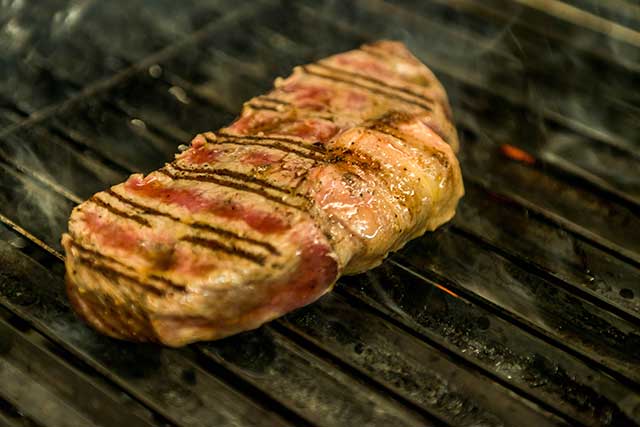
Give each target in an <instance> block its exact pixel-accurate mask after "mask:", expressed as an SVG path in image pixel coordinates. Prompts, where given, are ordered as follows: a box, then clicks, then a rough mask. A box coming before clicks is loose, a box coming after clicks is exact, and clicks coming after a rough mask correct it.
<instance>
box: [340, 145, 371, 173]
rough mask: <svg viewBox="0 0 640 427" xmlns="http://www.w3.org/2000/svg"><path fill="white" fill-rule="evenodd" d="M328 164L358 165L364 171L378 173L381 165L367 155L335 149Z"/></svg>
mask: <svg viewBox="0 0 640 427" xmlns="http://www.w3.org/2000/svg"><path fill="white" fill-rule="evenodd" d="M329 162H331V163H339V162H344V163H348V164H353V165H358V166H360V168H362V169H364V170H370V171H379V170H381V169H382V165H381V164H380V162H379V161H378V160H375V159H373V158H372V157H371V156H370V155H369V154H367V153H364V152H362V151H358V150H352V149H348V148H342V149H337V150H335V151H332V152H331V154H330V156H329Z"/></svg>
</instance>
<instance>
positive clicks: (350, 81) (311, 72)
mask: <svg viewBox="0 0 640 427" xmlns="http://www.w3.org/2000/svg"><path fill="white" fill-rule="evenodd" d="M302 70H303V71H304V72H305V73H307V74H309V75H312V76H316V77H320V78H322V79H326V80H331V81H335V82H338V83H344V84H347V85H350V86H353V87H357V88H360V89H363V90H366V91H368V92H371V93H375V94H378V95H381V96H384V97H386V98H390V99H395V100H398V101H402V102H404V103H406V104H412V105H415V106H418V107H420V108H422V109H423V110H426V111H431V106H430V105H429V104H427V103H425V102H422V101H418V100H415V99H410V98H407V97H405V96H402V95H399V94H394V93H389V92H387V91H385V90H380V89H376V88H373V87H369V86H367V85H364V84H362V83H358V82H357V81H355V80H353V79H351V78H348V77H344V76H335V75H332V74H325V73H321V72H318V71H314V70H312V69H310V68H309V66H304V67H302Z"/></svg>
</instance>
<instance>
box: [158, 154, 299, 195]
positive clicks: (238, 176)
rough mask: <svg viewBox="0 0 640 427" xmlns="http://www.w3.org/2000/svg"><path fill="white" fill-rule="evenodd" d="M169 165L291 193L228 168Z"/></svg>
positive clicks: (178, 168) (290, 190) (182, 170)
mask: <svg viewBox="0 0 640 427" xmlns="http://www.w3.org/2000/svg"><path fill="white" fill-rule="evenodd" d="M171 167H172V168H173V169H176V170H179V171H181V172H191V173H198V174H206V175H213V176H216V175H217V176H227V177H229V178H234V179H237V180H239V181H245V182H250V183H252V184H256V185H261V186H263V187H266V188H270V189H272V190H276V191H281V192H283V193H285V194H291V193H292V189H290V188H283V187H278V186H277V185H273V184H272V183H270V182H269V181H265V180H263V179H260V178H256V177H254V176H251V175H246V174H243V173H240V172H236V171H232V170H229V169H209V168H186V167H184V166H180V165H178V164H176V163H175V162H174V163H172V164H171Z"/></svg>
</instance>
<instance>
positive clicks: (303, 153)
mask: <svg viewBox="0 0 640 427" xmlns="http://www.w3.org/2000/svg"><path fill="white" fill-rule="evenodd" d="M209 141H210V142H213V143H220V144H232V145H239V146H243V147H246V146H256V147H265V148H271V149H274V150H278V151H282V152H285V153H289V154H295V155H296V156H299V157H302V158H305V159H308V160H313V161H314V162H321V161H323V157H322V156H320V155H318V154H316V153H314V152H308V151H300V150H299V149H297V148H294V147H288V146H286V145H282V144H280V143H278V142H258V141H254V140H250V139H227V138H226V137H224V138H218V139H216V140H210V139H209ZM303 148H304V147H303Z"/></svg>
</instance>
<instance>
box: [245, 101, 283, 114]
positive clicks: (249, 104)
mask: <svg viewBox="0 0 640 427" xmlns="http://www.w3.org/2000/svg"><path fill="white" fill-rule="evenodd" d="M245 105H246V106H247V107H250V108H251V109H253V110H269V111H275V112H280V110H278V109H277V108H275V107H269V106H268V105H258V104H254V103H253V102H249V103H247V104H245Z"/></svg>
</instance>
